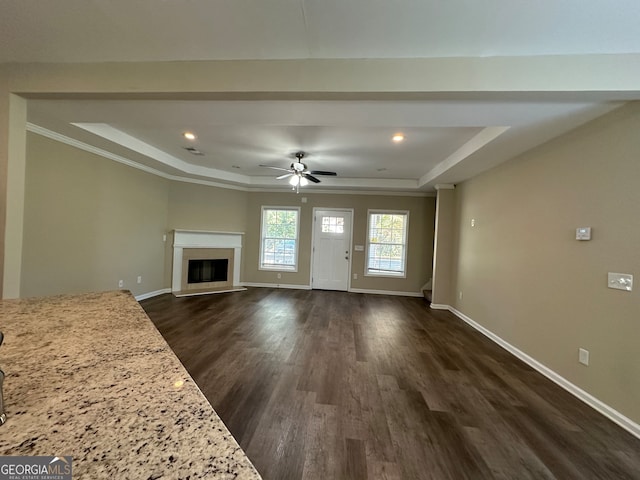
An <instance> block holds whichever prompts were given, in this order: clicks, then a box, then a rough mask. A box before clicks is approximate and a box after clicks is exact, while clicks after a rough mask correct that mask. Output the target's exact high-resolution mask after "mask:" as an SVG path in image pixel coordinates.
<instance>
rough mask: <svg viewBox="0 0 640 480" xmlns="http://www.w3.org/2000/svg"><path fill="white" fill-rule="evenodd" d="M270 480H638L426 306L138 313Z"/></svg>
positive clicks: (519, 376)
mask: <svg viewBox="0 0 640 480" xmlns="http://www.w3.org/2000/svg"><path fill="white" fill-rule="evenodd" d="M141 304H142V306H143V308H144V309H145V310H146V312H147V314H148V315H149V317H150V318H151V319H152V321H153V322H154V323H155V325H156V326H157V328H158V329H159V331H160V332H161V333H162V335H163V336H164V337H165V339H166V340H167V342H168V343H169V345H170V346H171V348H172V349H173V350H174V352H175V353H176V355H177V356H178V357H179V358H180V360H181V361H182V362H183V364H184V365H185V367H186V368H187V370H188V371H189V373H190V374H191V375H192V377H193V378H194V380H195V381H196V383H197V384H198V385H199V387H200V389H201V390H202V391H203V393H204V394H205V395H206V397H207V398H208V399H209V401H210V402H211V404H212V406H213V407H214V409H215V410H216V411H217V412H218V414H219V415H220V417H221V418H222V420H223V421H224V422H225V424H226V425H227V426H228V428H229V430H230V431H231V433H232V434H233V435H234V437H235V438H236V439H237V440H238V442H239V443H240V445H241V446H242V448H243V449H244V450H245V451H246V453H247V455H248V456H249V458H250V459H251V461H252V462H253V463H254V465H255V466H256V468H257V469H258V471H259V472H260V473H261V474H262V476H263V477H264V479H265V480H284V479H292V480H293V479H305V480H316V479H318V480H320V479H322V480H331V479H345V480H347V479H348V480H361V479H380V480H384V479H387V480H400V479H402V480H409V479H430V480H440V479H456V480H457V479H473V480H478V479H536V480H537V479H559V480H568V479H580V480H584V479H616V480H618V479H640V440H639V439H637V438H635V437H633V436H632V435H630V434H629V433H627V432H625V431H624V430H623V429H621V428H620V427H618V426H617V425H615V424H614V423H612V422H611V421H609V420H608V419H606V418H605V417H603V416H602V415H600V414H598V413H597V412H595V411H594V410H593V409H591V408H590V407H588V406H586V405H584V404H583V403H582V402H580V401H579V400H577V399H575V398H574V397H573V396H571V395H570V394H568V393H567V392H565V391H564V390H562V389H561V388H560V387H558V386H556V385H555V384H554V383H552V382H551V381H549V380H547V379H546V378H544V377H543V376H541V375H540V374H539V373H537V372H536V371H534V370H532V369H531V368H530V367H528V366H527V365H526V364H524V363H523V362H521V361H520V360H518V359H516V358H515V357H514V356H512V355H511V354H509V353H508V352H506V351H505V350H503V349H501V348H500V347H498V346H497V345H495V344H494V343H493V342H491V341H490V340H488V339H487V338H485V337H484V336H483V335H481V334H479V333H478V332H476V331H474V330H473V329H472V328H471V327H469V326H468V325H466V324H465V323H463V322H462V321H460V320H459V319H457V318H456V317H455V316H454V315H452V314H451V313H449V312H444V311H433V310H430V309H428V308H427V307H426V304H425V302H424V300H423V299H420V298H407V297H392V296H380V295H364V294H355V293H346V292H331V291H321V290H313V291H305V290H279V289H270V288H250V289H249V290H247V291H246V292H236V293H225V294H218V295H210V296H199V297H187V298H175V297H173V296H172V295H162V296H158V297H155V298H151V299H148V300H144V301H142V302H141Z"/></svg>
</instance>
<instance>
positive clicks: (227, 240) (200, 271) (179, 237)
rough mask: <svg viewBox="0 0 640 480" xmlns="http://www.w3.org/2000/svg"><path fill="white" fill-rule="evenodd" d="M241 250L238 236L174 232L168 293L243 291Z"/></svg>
mask: <svg viewBox="0 0 640 480" xmlns="http://www.w3.org/2000/svg"><path fill="white" fill-rule="evenodd" d="M241 248H242V234H240V233H226V232H225V233H223V232H202V231H192V230H175V231H174V238H173V276H172V282H171V290H172V291H173V293H174V294H175V295H176V296H182V295H197V294H203V293H216V292H224V291H233V290H245V289H244V288H242V287H239V284H240V253H241Z"/></svg>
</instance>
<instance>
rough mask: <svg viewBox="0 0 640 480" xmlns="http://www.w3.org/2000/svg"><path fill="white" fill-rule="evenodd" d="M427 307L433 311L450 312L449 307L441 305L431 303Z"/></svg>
mask: <svg viewBox="0 0 640 480" xmlns="http://www.w3.org/2000/svg"><path fill="white" fill-rule="evenodd" d="M429 306H430V307H431V308H433V309H434V310H451V307H450V306H449V305H442V304H441V303H432V304H431V305H429Z"/></svg>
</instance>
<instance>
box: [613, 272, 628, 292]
mask: <svg viewBox="0 0 640 480" xmlns="http://www.w3.org/2000/svg"><path fill="white" fill-rule="evenodd" d="M607 286H608V287H609V288H615V289H617V290H625V291H627V292H630V291H631V290H632V289H633V275H631V274H628V273H612V272H609V273H608V274H607Z"/></svg>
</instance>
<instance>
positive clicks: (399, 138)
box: [391, 133, 404, 143]
mask: <svg viewBox="0 0 640 480" xmlns="http://www.w3.org/2000/svg"><path fill="white" fill-rule="evenodd" d="M391 140H393V141H394V142H396V143H399V142H401V141H403V140H404V135H403V134H401V133H396V134H395V135H394V136H393V137H391Z"/></svg>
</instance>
